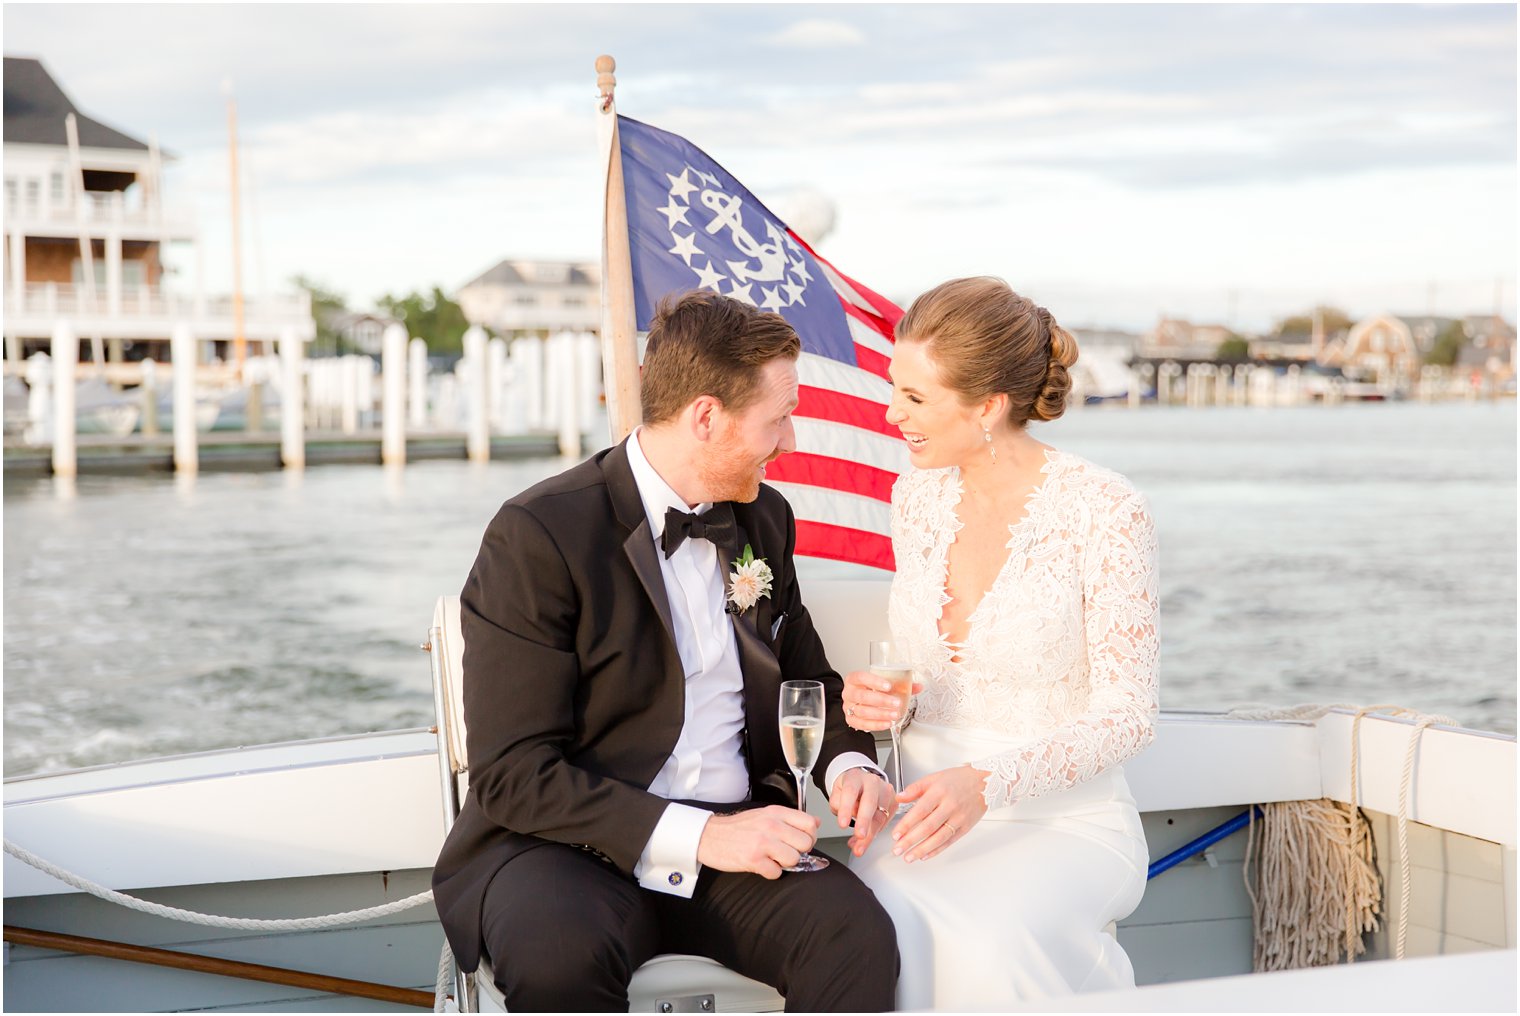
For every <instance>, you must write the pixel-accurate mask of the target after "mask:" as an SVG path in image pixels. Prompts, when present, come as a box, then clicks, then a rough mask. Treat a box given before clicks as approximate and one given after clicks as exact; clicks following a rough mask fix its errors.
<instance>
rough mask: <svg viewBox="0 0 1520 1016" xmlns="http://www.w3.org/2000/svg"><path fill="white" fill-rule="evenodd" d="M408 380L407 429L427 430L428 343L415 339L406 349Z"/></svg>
mask: <svg viewBox="0 0 1520 1016" xmlns="http://www.w3.org/2000/svg"><path fill="white" fill-rule="evenodd" d="M406 353H407V358H408V359H407V371H406V379H407V383H408V385H409V386H410V391H409V392H408V393H407V399H406V420H407V428H408V429H410V430H412V431H414V432H415V431H420V430H424V429H426V427H427V425H428V358H427V343H426V342H424V341H422V340H421V339H413V340H412V341H411V342H410V343H408V344H407V347H406Z"/></svg>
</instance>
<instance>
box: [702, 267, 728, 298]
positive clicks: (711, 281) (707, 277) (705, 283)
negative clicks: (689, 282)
mask: <svg viewBox="0 0 1520 1016" xmlns="http://www.w3.org/2000/svg"><path fill="white" fill-rule="evenodd" d="M695 271H696V273H697V288H698V289H710V290H712V291H713V292H714V293H721V292H723V290H722V289H720V288H718V283H720V282H722V281H723V280H724V279H725V278H727V276H725V275H724V274H723V273H722V272H719V271H715V270H714V269H713V266H712V261H711V260H709V261H708V262H707V267H706V268H697V269H695Z"/></svg>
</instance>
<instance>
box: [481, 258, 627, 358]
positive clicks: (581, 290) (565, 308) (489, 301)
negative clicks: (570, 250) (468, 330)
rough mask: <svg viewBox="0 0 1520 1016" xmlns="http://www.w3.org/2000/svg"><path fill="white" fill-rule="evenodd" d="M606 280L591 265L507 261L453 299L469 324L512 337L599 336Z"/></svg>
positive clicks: (566, 262) (582, 263)
mask: <svg viewBox="0 0 1520 1016" xmlns="http://www.w3.org/2000/svg"><path fill="white" fill-rule="evenodd" d="M601 277H602V273H601V267H600V266H599V265H597V264H595V263H592V262H581V261H525V260H507V261H502V262H501V263H499V264H497V265H496V266H495V267H494V268H492V269H490V270H489V271H487V272H485V273H483V274H481V275H479V276H477V277H476V278H474V279H471V280H470V281H469V282H467V283H465V284H464V285H463V286H461V287H460V288H459V292H458V293H457V294H455V297H454V298H455V300H456V301H457V302H458V303H459V307H460V309H461V310H463V311H464V316H465V319H466V320H468V321H469V322H470V324H472V325H480V326H481V327H483V328H488V329H490V330H491V331H492V332H494V333H496V334H497V335H500V336H503V337H505V338H508V339H511V338H515V337H518V336H529V335H531V336H536V337H539V338H543V337H547V336H548V335H550V334H551V333H554V332H561V331H572V332H600V331H601V326H602V309H601V293H602V289H601Z"/></svg>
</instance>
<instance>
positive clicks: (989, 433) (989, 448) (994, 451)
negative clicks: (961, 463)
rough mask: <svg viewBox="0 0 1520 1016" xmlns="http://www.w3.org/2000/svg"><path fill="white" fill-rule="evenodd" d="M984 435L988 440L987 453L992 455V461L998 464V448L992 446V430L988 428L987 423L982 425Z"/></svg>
mask: <svg viewBox="0 0 1520 1016" xmlns="http://www.w3.org/2000/svg"><path fill="white" fill-rule="evenodd" d="M982 437H983V438H985V439H986V440H987V453H988V454H989V455H991V456H992V461H993V463H994V464H996V462H997V449H996V448H994V447H993V446H992V431H990V430H988V429H987V427H986V426H985V425H983V427H982Z"/></svg>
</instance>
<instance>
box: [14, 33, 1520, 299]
mask: <svg viewBox="0 0 1520 1016" xmlns="http://www.w3.org/2000/svg"><path fill="white" fill-rule="evenodd" d="M1515 22H1516V9H1515V7H1514V6H1513V5H1507V4H1506V5H1480V6H1466V5H1464V6H1403V5H1400V6H1390V5H1347V6H1288V5H1274V6H1234V5H1231V6H1213V5H1176V6H1171V5H1168V6H1145V5H1123V6H1107V5H1094V6H1076V5H1062V6H1043V5H1034V6H1016V5H1008V6H1005V5H975V6H958V5H942V4H941V5H912V4H909V5H881V4H870V5H866V4H861V5H819V4H798V5H789V4H772V5H707V4H686V5H634V4H626V5H616V6H602V5H578V4H553V5H548V4H546V5H534V4H504V5H494V6H421V5H417V6H413V5H405V4H402V5H385V6H378V5H377V6H370V5H345V6H321V5H317V6H312V5H237V6H231V5H229V6H209V5H208V6H199V5H126V4H123V5H107V6H94V5H40V4H39V5H26V4H7V5H6V7H5V14H4V30H5V35H4V38H5V53H6V54H7V55H10V56H33V57H39V58H41V59H42V60H43V62H44V64H45V65H46V66H47V67H48V69H49V70H50V71H51V72H52V73H53V75H54V77H55V78H57V80H58V81H59V83H60V84H61V85H62V86H63V87H64V88H65V90H66V91H67V92H68V93H69V94H70V96H71V97H72V98H73V99H74V101H75V103H76V104H77V105H78V106H79V107H80V108H81V109H82V110H83V111H84V112H85V113H87V114H88V115H90V116H93V117H95V118H96V119H100V120H103V121H105V122H106V123H108V124H111V125H113V126H116V127H118V128H120V129H123V130H125V131H127V132H128V133H130V134H133V135H135V136H138V137H143V138H146V136H147V135H148V134H150V133H152V134H154V135H156V137H157V139H158V141H159V143H160V144H161V145H163V146H164V148H166V149H167V150H169V151H171V152H173V153H174V154H175V155H176V156H177V161H176V162H175V163H174V165H173V167H172V169H171V170H170V173H171V175H170V178H169V180H168V181H167V187H168V188H170V192H171V195H173V196H175V197H177V198H178V199H179V200H180V201H181V202H183V203H187V204H190V205H193V207H194V208H195V210H196V212H197V214H198V217H199V221H200V225H201V230H202V236H203V244H202V247H203V249H202V251H201V252H200V260H201V267H200V269H199V271H200V272H201V276H202V278H203V279H204V281H205V283H206V284H207V285H208V287H209V288H212V289H220V290H225V289H226V288H227V287H228V285H229V279H230V274H231V269H230V265H231V254H230V239H229V236H230V229H229V226H228V219H229V216H230V213H229V189H228V181H227V176H228V173H227V153H226V142H227V133H226V107H225V102H226V100H225V97H224V94H223V82H224V81H227V80H230V81H231V83H232V86H233V89H234V93H235V95H236V97H237V101H238V115H239V126H240V132H239V133H240V138H239V141H240V146H241V152H242V166H243V173H244V209H245V213H246V215H247V225H246V226H245V230H244V238H245V255H244V265H245V267H244V279H245V285H246V286H247V287H248V288H249V289H250V290H251V291H254V292H257V291H261V290H273V289H279V288H288V280H289V278H290V277H291V276H292V275H294V274H295V273H297V272H300V273H303V274H306V275H308V276H310V277H313V278H315V279H317V280H319V281H321V282H323V283H324V284H326V285H328V286H330V287H332V288H335V289H337V290H339V291H340V292H342V293H344V294H345V295H346V296H347V297H348V299H349V301H350V303H351V304H353V305H358V306H363V305H368V304H369V303H370V302H371V301H372V300H373V299H374V298H375V297H377V296H379V295H380V294H382V293H386V292H403V291H406V290H410V289H413V288H422V287H427V286H431V285H432V284H434V283H437V284H439V285H441V286H442V287H443V288H444V289H445V290H446V291H447V290H452V289H454V288H457V287H458V286H460V285H462V284H463V283H465V282H467V281H468V280H469V279H471V278H472V277H474V276H475V275H477V274H479V273H481V272H483V271H485V270H486V269H487V268H489V267H490V266H491V265H493V264H495V263H496V262H497V261H498V260H500V259H502V258H506V257H514V258H517V257H522V258H574V259H588V260H594V259H595V258H596V257H597V256H598V244H599V240H600V234H601V219H600V217H601V207H600V203H599V193H600V179H599V175H598V171H597V165H596V158H595V152H596V140H595V120H594V116H593V105H594V96H595V72H594V70H593V63H594V60H595V58H596V56H597V55H598V54H599V53H604V52H605V53H611V54H613V55H614V56H615V57H616V58H617V61H618V72H617V73H618V93H617V94H618V107H619V110H620V111H621V112H623V113H625V114H627V115H629V116H633V117H635V118H637V119H640V120H643V121H645V122H648V123H651V124H653V125H655V126H657V127H660V128H662V129H665V130H669V131H673V132H675V133H677V134H681V135H683V136H685V137H686V138H687V139H689V140H690V141H692V142H693V143H694V144H696V145H698V146H699V147H701V148H703V149H704V150H705V151H707V152H708V153H709V154H710V155H712V156H713V157H714V158H715V159H717V160H718V161H719V162H720V163H722V164H723V165H724V166H725V167H726V168H727V169H728V170H729V171H730V172H732V173H733V174H734V176H736V177H737V178H738V179H740V180H742V181H743V182H744V183H745V184H746V185H747V186H748V187H749V189H750V190H751V191H753V192H754V193H755V194H756V195H757V196H759V197H760V198H761V199H762V200H764V201H766V202H767V203H768V204H770V205H771V206H772V208H773V210H775V211H777V212H779V213H781V214H782V215H783V216H785V215H786V214H787V210H788V209H797V208H801V207H804V202H805V200H806V199H807V196H808V195H814V196H815V197H814V200H815V201H816V195H822V196H823V197H824V198H826V199H827V200H828V201H829V202H831V203H832V204H833V207H834V212H835V220H836V225H835V228H834V230H833V232H832V233H831V234H829V235H828V236H827V238H826V239H825V240H824V241H823V243H822V245H821V248H820V250H821V252H822V253H824V254H825V255H826V256H827V257H829V258H830V259H831V260H832V261H833V262H834V263H835V264H836V265H838V266H839V268H840V269H841V270H843V271H845V272H846V273H849V274H851V275H854V276H855V277H857V278H859V279H860V280H861V281H862V282H865V283H866V284H867V285H870V286H873V287H874V288H876V289H878V290H880V291H882V292H883V293H885V294H887V295H889V296H892V297H894V298H896V299H899V300H903V301H906V300H909V299H911V298H912V296H913V295H915V294H916V293H917V292H919V291H921V290H923V289H925V288H927V287H929V286H931V285H934V284H935V283H937V282H940V281H942V280H944V279H945V278H949V277H953V276H956V275H966V274H994V275H1000V276H1002V277H1004V278H1006V279H1008V280H1009V281H1010V282H1011V283H1012V284H1013V285H1014V287H1015V288H1016V289H1020V290H1021V291H1024V292H1027V293H1028V294H1029V295H1031V296H1033V297H1035V298H1036V299H1038V300H1040V301H1041V302H1043V303H1045V304H1046V305H1047V306H1049V307H1050V308H1051V310H1052V311H1053V312H1055V314H1056V316H1057V317H1058V318H1060V319H1062V320H1063V321H1064V322H1066V323H1068V324H1071V325H1073V326H1081V325H1094V324H1107V325H1117V326H1122V327H1131V328H1143V327H1144V326H1146V325H1147V324H1148V323H1150V322H1152V321H1154V320H1155V318H1156V317H1157V315H1159V314H1163V313H1165V314H1170V315H1178V316H1189V317H1193V318H1195V319H1198V320H1217V321H1223V322H1226V323H1231V324H1234V325H1236V326H1237V327H1242V328H1255V327H1265V326H1267V325H1268V324H1270V322H1271V321H1272V320H1273V319H1275V318H1276V317H1278V316H1281V315H1283V314H1286V313H1290V312H1293V311H1295V310H1298V309H1300V308H1303V307H1307V306H1309V305H1312V304H1313V303H1316V302H1329V303H1335V304H1339V305H1341V306H1343V307H1346V308H1347V309H1348V310H1350V311H1351V312H1353V313H1354V314H1365V313H1372V312H1375V311H1379V310H1393V311H1397V312H1403V313H1425V312H1428V311H1431V310H1434V311H1437V312H1444V313H1487V312H1490V311H1492V310H1493V309H1494V306H1495V301H1496V299H1498V300H1499V302H1500V305H1501V307H1502V310H1503V312H1504V313H1505V314H1506V315H1507V316H1509V317H1510V318H1511V319H1513V316H1514V313H1515V285H1514V278H1515V273H1516V256H1515V238H1516V228H1515V227H1516V221H1517V220H1516V216H1517V205H1516V183H1517V180H1516V116H1515V108H1516V71H1515V64H1516V37H1515ZM181 261H182V266H181V267H182V271H181V276H180V282H181V284H184V285H189V284H190V283H191V282H192V281H193V278H194V276H195V274H196V271H197V270H196V268H195V266H194V265H193V264H191V263H189V262H190V261H191V259H189V258H188V257H185V256H182V258H181ZM1501 280H1502V281H1501Z"/></svg>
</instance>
